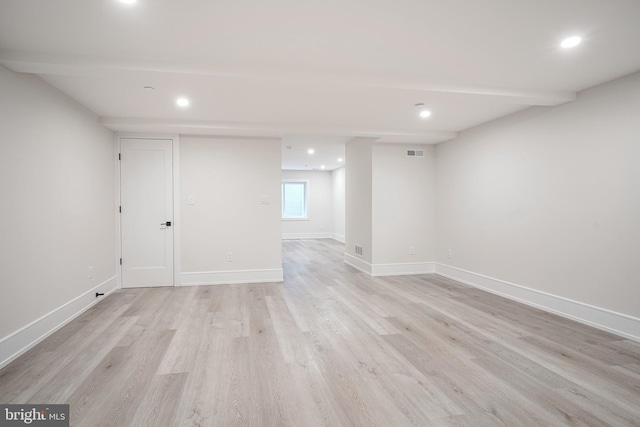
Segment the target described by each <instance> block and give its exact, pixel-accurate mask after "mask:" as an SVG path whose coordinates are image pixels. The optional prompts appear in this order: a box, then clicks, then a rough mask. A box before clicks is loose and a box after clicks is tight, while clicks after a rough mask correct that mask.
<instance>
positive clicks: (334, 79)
mask: <svg viewBox="0 0 640 427" xmlns="http://www.w3.org/2000/svg"><path fill="white" fill-rule="evenodd" d="M0 64H2V65H4V66H5V67H7V68H9V69H11V70H13V71H15V72H19V73H32V74H40V75H48V74H54V75H70V76H74V75H91V76H102V75H107V76H108V75H117V74H122V73H127V72H154V73H168V74H177V75H180V74H184V75H199V76H212V77H231V78H237V79H247V80H252V81H265V82H283V83H300V84H309V85H313V86H314V87H369V88H378V89H393V90H406V91H420V92H425V93H445V94H447V93H448V94H463V95H472V96H479V97H487V98H491V99H492V100H493V101H499V102H504V103H509V104H518V105H530V106H555V105H560V104H564V103H567V102H571V101H575V99H576V96H577V95H576V93H575V92H568V91H550V90H531V89H526V88H515V89H514V88H501V87H493V86H479V85H473V84H466V83H451V82H441V81H433V80H425V79H420V78H411V77H406V76H402V77H397V76H391V77H388V76H385V77H375V76H374V77H371V76H369V77H363V76H361V75H357V76H356V75H348V74H336V75H333V74H332V75H329V74H319V73H309V72H292V71H290V70H282V69H274V68H257V67H253V68H250V69H249V68H233V67H223V66H216V67H201V66H195V65H193V66H189V65H187V66H181V65H176V64H173V63H162V62H149V61H135V60H114V59H103V58H94V57H78V56H73V55H51V54H46V55H45V54H34V53H28V52H15V51H7V50H0Z"/></svg>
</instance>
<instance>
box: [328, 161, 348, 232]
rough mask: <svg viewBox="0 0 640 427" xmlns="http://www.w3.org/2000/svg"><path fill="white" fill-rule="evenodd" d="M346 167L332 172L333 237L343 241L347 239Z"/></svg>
mask: <svg viewBox="0 0 640 427" xmlns="http://www.w3.org/2000/svg"><path fill="white" fill-rule="evenodd" d="M345 168H346V166H343V167H341V168H338V169H334V170H333V171H332V172H331V188H332V190H331V194H332V197H333V212H332V216H333V238H334V239H336V240H339V241H341V242H344V241H345V224H344V222H345V215H346V213H345V175H346V173H345Z"/></svg>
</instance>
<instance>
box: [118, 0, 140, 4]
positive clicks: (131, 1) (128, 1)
mask: <svg viewBox="0 0 640 427" xmlns="http://www.w3.org/2000/svg"><path fill="white" fill-rule="evenodd" d="M136 1H137V0H120V3H124V4H134V3H135V2H136Z"/></svg>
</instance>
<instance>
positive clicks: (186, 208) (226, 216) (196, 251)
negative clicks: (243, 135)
mask: <svg viewBox="0 0 640 427" xmlns="http://www.w3.org/2000/svg"><path fill="white" fill-rule="evenodd" d="M280 144H281V143H280V141H277V140H273V141H264V140H251V139H237V138H234V139H229V138H227V139H225V138H212V137H194V136H181V137H180V194H181V198H182V200H181V201H180V205H181V217H182V224H181V253H182V272H219V271H250V270H271V269H281V268H282V236H281V222H282V221H281V219H280V182H281V147H280ZM190 198H192V199H193V204H189V202H190V200H189V199H190ZM264 201H267V202H266V203H264ZM229 253H231V254H232V255H231V257H232V260H231V261H228V260H227V257H228V254H229Z"/></svg>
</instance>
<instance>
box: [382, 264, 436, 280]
mask: <svg viewBox="0 0 640 427" xmlns="http://www.w3.org/2000/svg"><path fill="white" fill-rule="evenodd" d="M435 272H436V265H435V262H403V263H395V264H372V265H371V275H372V276H373V277H378V276H408V275H412V274H429V273H435Z"/></svg>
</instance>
